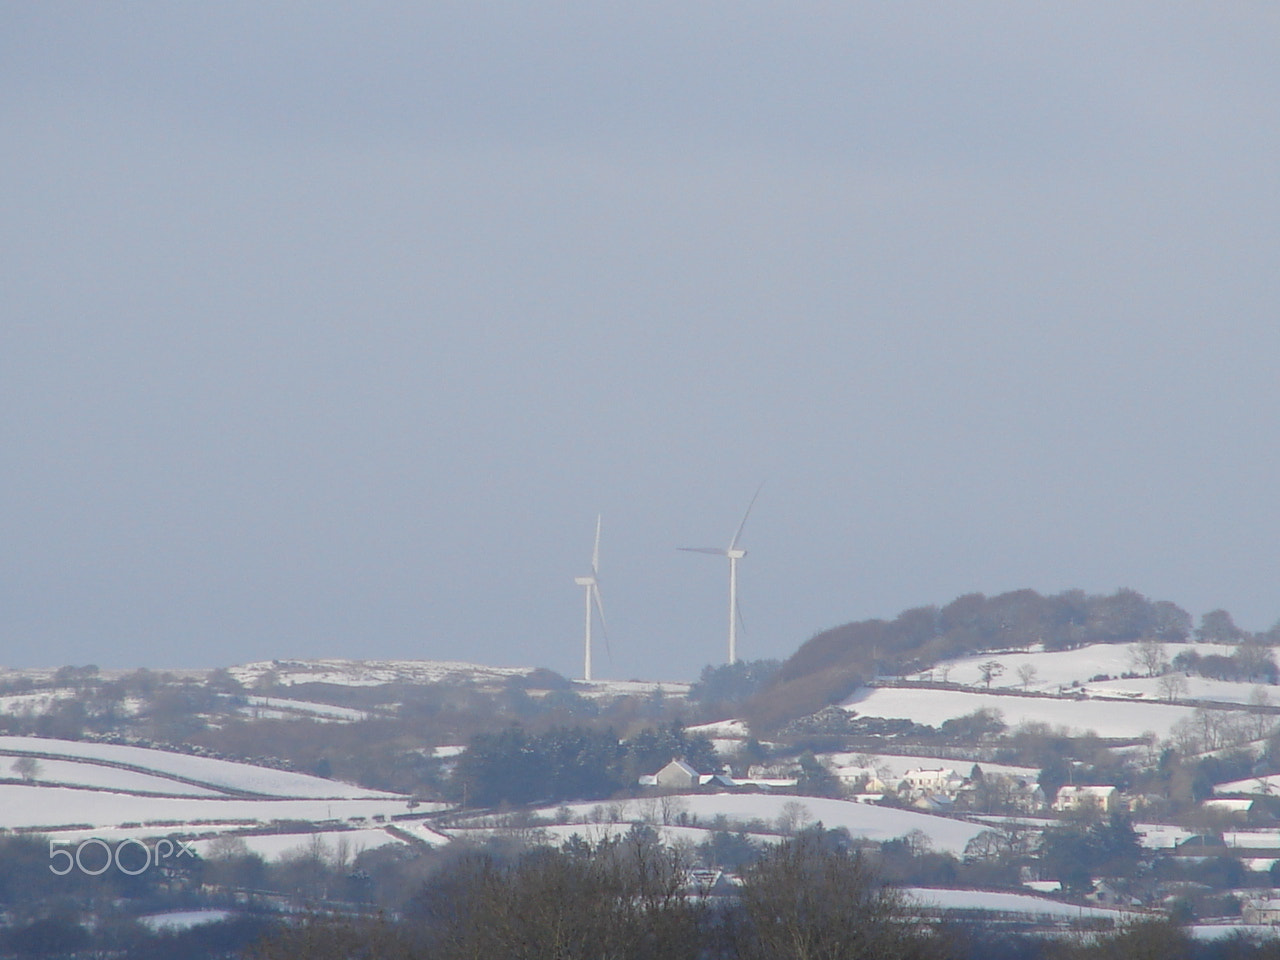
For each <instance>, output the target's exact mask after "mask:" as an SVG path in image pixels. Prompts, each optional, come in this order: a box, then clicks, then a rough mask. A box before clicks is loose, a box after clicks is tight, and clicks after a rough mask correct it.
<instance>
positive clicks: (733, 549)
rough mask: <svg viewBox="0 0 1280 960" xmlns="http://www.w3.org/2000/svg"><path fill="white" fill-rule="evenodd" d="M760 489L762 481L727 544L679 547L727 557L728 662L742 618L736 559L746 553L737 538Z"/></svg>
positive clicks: (734, 656)
mask: <svg viewBox="0 0 1280 960" xmlns="http://www.w3.org/2000/svg"><path fill="white" fill-rule="evenodd" d="M762 489H764V484H763V483H762V484H760V486H759V487H757V488H756V492H755V496H753V497H752V498H751V502H750V503H749V504H747V512H746V513H744V514H743V515H742V522H741V523H740V524H738V529H737V531H736V532H735V533H734V535H733V539H732V540H730V541H729V546H727V547H680V548H679V549H681V550H687V551H689V552H690V553H709V554H712V555H713V556H717V557H728V558H729V663H731V664H733V663H737V662H738V623H739V621H741V619H742V614H741V612H740V611H739V610H738V561H739V560H741V559H742V558H743V557H745V556H746V555H747V551H745V550H743V549H741V548H740V547H739V546H738V538H739V537H741V536H742V528H743V527H745V526H746V525H747V517H749V516H751V508H752V507H754V506H755V504H756V497H758V496H760V491H761V490H762Z"/></svg>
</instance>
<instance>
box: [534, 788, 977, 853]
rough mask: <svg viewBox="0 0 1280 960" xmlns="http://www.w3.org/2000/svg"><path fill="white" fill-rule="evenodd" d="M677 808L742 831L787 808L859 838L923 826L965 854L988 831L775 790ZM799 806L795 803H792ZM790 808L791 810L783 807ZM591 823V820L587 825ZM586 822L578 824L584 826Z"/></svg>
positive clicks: (584, 816)
mask: <svg viewBox="0 0 1280 960" xmlns="http://www.w3.org/2000/svg"><path fill="white" fill-rule="evenodd" d="M675 800H676V801H677V803H676V805H675V812H683V813H685V814H686V815H688V816H689V817H690V818H693V817H696V818H697V821H698V826H700V827H704V828H705V827H709V826H710V825H711V823H712V822H713V821H714V820H715V819H716V817H717V816H720V815H723V816H724V817H726V818H727V819H728V820H729V821H730V822H731V823H732V824H733V825H734V827H733V828H734V829H737V825H738V824H745V823H748V822H750V821H752V820H759V821H762V822H764V823H766V824H768V825H770V826H773V825H776V824H777V823H778V822H779V820H780V819H781V818H783V817H784V816H785V815H787V813H788V811H790V810H793V809H796V806H798V807H799V809H800V810H801V815H800V817H799V823H798V824H796V825H797V826H805V825H812V824H814V823H817V822H818V821H821V822H822V825H823V826H824V827H827V828H829V829H834V828H836V827H844V828H845V829H847V830H848V831H849V832H850V833H851V834H853V835H854V836H855V837H865V838H867V839H869V840H875V841H882V840H892V839H894V838H895V837H901V836H903V835H905V834H908V833H910V832H912V831H913V830H920V831H922V832H923V833H924V834H925V835H926V836H928V837H929V840H930V841H931V842H932V843H933V846H934V848H935V849H937V850H938V851H940V852H941V851H945V852H950V853H954V854H957V855H959V854H962V853H963V852H964V848H965V845H966V844H967V843H968V842H969V841H970V840H972V839H973V838H974V837H975V836H977V835H978V834H979V833H981V832H982V831H983V830H985V829H987V828H986V827H985V826H983V825H982V824H979V823H969V822H967V821H964V820H952V819H949V818H947V817H933V816H930V815H928V814H926V813H917V812H915V811H912V810H895V809H893V808H890V807H878V806H875V805H874V804H868V803H852V802H850V801H848V800H831V799H828V798H825V797H792V796H786V795H776V794H759V793H756V794H750V793H719V794H688V795H682V796H680V797H677V798H675ZM789 805H794V806H789ZM784 808H786V809H784ZM557 809H558V808H555V807H549V808H546V809H544V810H541V811H539V812H540V813H541V815H542V816H544V817H547V818H552V817H555V816H556V812H557ZM569 810H570V811H571V817H572V818H573V819H574V820H583V821H591V820H592V819H594V815H595V814H598V813H605V814H608V815H612V814H613V813H615V812H616V814H617V816H616V820H617V821H619V822H622V823H630V822H639V821H643V820H645V819H647V818H650V817H652V815H653V813H654V812H655V811H654V801H653V800H649V799H641V800H631V801H617V802H605V803H577V804H571V805H570V806H569ZM587 825H591V824H587ZM581 826H582V825H578V828H579V830H581Z"/></svg>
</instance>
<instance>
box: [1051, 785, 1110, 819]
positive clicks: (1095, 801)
mask: <svg viewBox="0 0 1280 960" xmlns="http://www.w3.org/2000/svg"><path fill="white" fill-rule="evenodd" d="M1053 809H1055V810H1057V811H1058V812H1059V813H1066V812H1068V811H1071V810H1100V811H1102V812H1103V813H1114V812H1115V811H1117V810H1119V809H1120V791H1119V790H1118V789H1117V788H1115V787H1113V786H1110V785H1107V784H1093V785H1089V786H1082V787H1062V788H1061V789H1060V790H1059V791H1058V796H1057V797H1056V798H1055V799H1054V801H1053Z"/></svg>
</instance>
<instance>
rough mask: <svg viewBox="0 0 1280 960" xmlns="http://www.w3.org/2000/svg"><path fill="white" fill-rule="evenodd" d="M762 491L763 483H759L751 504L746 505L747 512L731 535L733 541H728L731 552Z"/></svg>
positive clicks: (736, 544)
mask: <svg viewBox="0 0 1280 960" xmlns="http://www.w3.org/2000/svg"><path fill="white" fill-rule="evenodd" d="M763 489H764V481H763V480H761V481H760V486H758V487H756V492H755V496H753V497H752V498H751V502H750V503H748V504H747V512H746V513H744V514H743V515H742V522H741V523H740V524H738V530H737V532H736V533H735V534H734V535H733V539H732V540H730V541H729V549H730V550H733V549H734V548H735V547H737V546H738V538H739V537H740V536H742V528H743V527H745V526H746V525H747V517H749V516H751V508H752V507H754V506H755V505H756V497H758V496H760V491H761V490H763Z"/></svg>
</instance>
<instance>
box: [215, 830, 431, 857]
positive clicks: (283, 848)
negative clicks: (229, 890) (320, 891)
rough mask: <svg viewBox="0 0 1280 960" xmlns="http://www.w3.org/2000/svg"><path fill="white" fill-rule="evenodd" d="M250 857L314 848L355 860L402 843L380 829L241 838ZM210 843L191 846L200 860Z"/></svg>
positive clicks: (285, 853)
mask: <svg viewBox="0 0 1280 960" xmlns="http://www.w3.org/2000/svg"><path fill="white" fill-rule="evenodd" d="M240 839H241V840H243V841H244V844H245V847H247V848H248V850H249V852H250V853H255V854H257V855H258V856H260V857H262V859H263V860H267V861H271V860H279V859H281V858H283V857H288V856H294V855H299V854H305V853H309V852H311V851H313V850H316V849H317V848H318V849H319V850H320V851H321V852H323V853H326V854H333V853H335V852H337V851H338V850H339V849H344V851H345V853H346V855H347V856H348V857H355V856H357V855H358V854H360V853H361V852H362V851H365V850H374V849H376V848H378V847H385V846H387V845H388V844H393V843H405V842H406V841H404V840H402V839H400V838H399V837H396V836H392V835H391V834H390V833H388V832H387V831H386V830H382V829H372V828H370V829H364V830H327V831H323V832H319V833H268V834H257V835H248V836H242V837H240ZM214 844H215V841H213V840H196V841H195V842H194V843H192V844H191V846H192V847H194V848H195V851H196V853H198V854H199V855H200V856H201V857H208V855H209V853H210V851H211V850H213V849H214Z"/></svg>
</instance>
